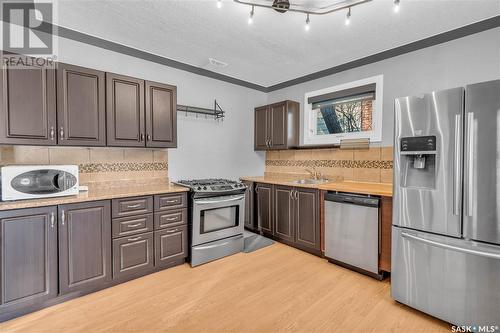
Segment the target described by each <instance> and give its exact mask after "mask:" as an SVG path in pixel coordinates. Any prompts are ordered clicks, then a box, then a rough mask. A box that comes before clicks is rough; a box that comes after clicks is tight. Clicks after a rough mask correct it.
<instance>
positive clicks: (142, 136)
mask: <svg viewBox="0 0 500 333" xmlns="http://www.w3.org/2000/svg"><path fill="white" fill-rule="evenodd" d="M139 141H144V133H141V138H140V139H139Z"/></svg>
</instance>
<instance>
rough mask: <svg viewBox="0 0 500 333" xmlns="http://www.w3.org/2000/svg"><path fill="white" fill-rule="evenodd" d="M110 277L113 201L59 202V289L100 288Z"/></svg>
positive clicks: (61, 290)
mask: <svg viewBox="0 0 500 333" xmlns="http://www.w3.org/2000/svg"><path fill="white" fill-rule="evenodd" d="M110 280H111V208H110V202H109V201H93V202H85V203H76V204H69V205H61V206H59V289H60V293H61V294H64V293H69V292H72V291H80V290H84V291H85V290H91V289H94V288H99V287H100V286H102V285H103V284H106V283H107V282H108V281H110Z"/></svg>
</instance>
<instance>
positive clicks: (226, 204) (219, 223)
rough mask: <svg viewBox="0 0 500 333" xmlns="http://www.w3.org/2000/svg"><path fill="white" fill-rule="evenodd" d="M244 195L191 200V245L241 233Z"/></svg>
mask: <svg viewBox="0 0 500 333" xmlns="http://www.w3.org/2000/svg"><path fill="white" fill-rule="evenodd" d="M244 210H245V195H244V194H242V195H226V196H220V197H213V198H199V199H194V200H193V245H199V244H205V243H208V242H212V241H216V240H219V239H223V238H227V237H231V236H235V235H239V234H242V233H243V228H244V226H243V217H244Z"/></svg>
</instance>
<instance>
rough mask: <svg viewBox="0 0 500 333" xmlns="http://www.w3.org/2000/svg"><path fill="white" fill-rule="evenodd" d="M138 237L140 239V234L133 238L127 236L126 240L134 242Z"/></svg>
mask: <svg viewBox="0 0 500 333" xmlns="http://www.w3.org/2000/svg"><path fill="white" fill-rule="evenodd" d="M139 239H141V237H140V236H139V237H135V238H127V240H128V241H129V242H135V241H138V240H139Z"/></svg>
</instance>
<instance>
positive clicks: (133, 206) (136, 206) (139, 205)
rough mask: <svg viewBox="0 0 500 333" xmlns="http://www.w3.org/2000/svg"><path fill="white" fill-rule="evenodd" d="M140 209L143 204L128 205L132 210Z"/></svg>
mask: <svg viewBox="0 0 500 333" xmlns="http://www.w3.org/2000/svg"><path fill="white" fill-rule="evenodd" d="M139 207H141V204H135V205H127V208H130V209H133V208H139Z"/></svg>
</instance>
